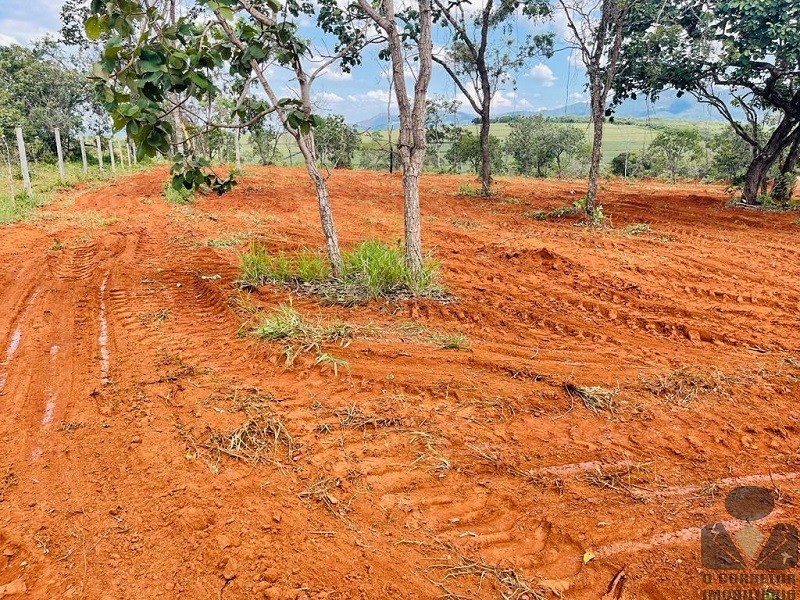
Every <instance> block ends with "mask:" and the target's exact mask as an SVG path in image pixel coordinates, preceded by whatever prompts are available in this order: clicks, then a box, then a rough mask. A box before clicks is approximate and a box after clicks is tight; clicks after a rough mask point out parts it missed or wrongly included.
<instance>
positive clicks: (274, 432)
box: [202, 411, 295, 464]
mask: <svg viewBox="0 0 800 600" xmlns="http://www.w3.org/2000/svg"><path fill="white" fill-rule="evenodd" d="M202 446H203V447H204V448H205V449H207V450H208V451H209V452H210V453H211V456H212V457H213V458H215V459H218V457H219V456H220V455H226V456H230V457H232V458H238V459H240V460H246V461H249V462H252V463H259V462H273V463H275V464H280V463H281V462H282V460H287V461H288V460H291V458H292V455H293V454H294V450H295V443H294V439H293V438H292V436H291V434H290V433H289V432H288V431H287V430H286V427H285V426H284V424H283V423H282V422H281V421H280V419H278V418H276V417H275V416H273V415H270V414H266V413H265V412H263V411H262V412H258V413H256V414H253V415H251V416H249V417H248V418H247V420H246V421H245V422H244V423H242V424H241V425H240V426H239V427H237V428H236V429H233V430H230V431H225V432H220V431H216V430H212V431H211V435H210V436H209V438H208V441H207V442H205V443H204V444H202Z"/></svg>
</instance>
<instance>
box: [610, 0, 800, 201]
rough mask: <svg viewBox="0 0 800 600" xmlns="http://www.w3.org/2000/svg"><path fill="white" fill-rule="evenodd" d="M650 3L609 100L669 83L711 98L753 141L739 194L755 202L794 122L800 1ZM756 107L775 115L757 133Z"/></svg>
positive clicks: (798, 107) (799, 114) (653, 91)
mask: <svg viewBox="0 0 800 600" xmlns="http://www.w3.org/2000/svg"><path fill="white" fill-rule="evenodd" d="M645 8H647V5H646V6H645ZM637 10H639V8H638V7H637ZM649 11H650V12H649V15H648V14H644V13H643V16H645V17H647V16H650V19H647V18H643V19H640V20H639V22H640V23H641V26H640V27H639V28H638V29H637V30H636V32H635V33H634V34H632V35H631V36H629V44H628V46H627V47H626V52H625V56H624V60H623V61H622V66H621V68H620V72H619V76H618V77H617V81H616V96H615V100H616V101H622V100H623V99H624V98H626V97H633V96H635V94H636V93H637V92H642V93H646V94H648V95H650V96H651V97H653V98H655V97H657V96H658V93H659V92H660V91H661V90H663V89H665V88H668V87H671V88H674V89H677V90H678V92H679V94H680V93H683V92H688V93H690V94H692V95H694V96H695V97H696V98H697V99H699V100H700V101H702V102H705V103H707V104H709V105H711V106H713V107H714V108H715V109H717V110H718V111H719V113H720V114H721V115H722V116H723V117H724V118H725V119H726V120H727V121H728V122H729V124H730V125H731V127H733V129H734V131H735V132H736V133H737V135H739V136H740V137H741V138H742V139H744V140H745V141H746V142H747V143H748V144H749V145H750V146H751V147H752V148H753V149H754V152H753V157H752V160H751V161H750V164H749V166H748V168H747V172H746V173H745V177H744V184H743V189H742V201H743V202H744V203H745V204H757V203H759V201H760V196H761V194H762V193H763V191H764V190H765V189H766V187H767V178H768V175H769V172H770V169H771V167H772V165H773V164H775V162H776V161H777V160H778V158H779V157H780V156H781V153H782V152H784V151H785V149H787V148H788V147H790V146H791V144H792V142H793V141H794V139H795V135H796V134H797V132H798V130H799V129H800V29H799V28H798V26H797V24H798V22H800V5H798V3H797V2H795V1H794V0H754V1H751V0H712V1H706V0H678V1H676V2H668V3H663V4H662V5H661V6H660V7H659V8H658V9H653V8H652V7H650V8H649ZM640 12H641V11H640ZM736 109H741V110H742V111H744V112H745V117H746V119H745V120H744V121H742V120H741V119H739V118H738V117H737V115H736V112H737V110H736ZM759 112H762V113H763V112H767V113H769V112H771V113H773V114H774V115H775V116H776V117H777V122H776V124H775V127H774V128H773V129H772V131H771V132H770V135H769V136H767V137H766V139H764V140H763V141H762V140H761V139H760V135H761V134H760V132H759V131H758V129H757V128H756V130H754V128H753V124H754V119H753V116H754V115H757V114H758V113H759Z"/></svg>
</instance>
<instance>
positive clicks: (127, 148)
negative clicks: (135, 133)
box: [125, 140, 133, 169]
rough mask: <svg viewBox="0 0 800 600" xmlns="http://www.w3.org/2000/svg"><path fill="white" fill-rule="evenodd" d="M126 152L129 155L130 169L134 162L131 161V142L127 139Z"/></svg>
mask: <svg viewBox="0 0 800 600" xmlns="http://www.w3.org/2000/svg"><path fill="white" fill-rule="evenodd" d="M125 153H126V154H127V155H128V168H129V169H130V168H131V167H132V166H133V163H131V143H130V141H129V140H125Z"/></svg>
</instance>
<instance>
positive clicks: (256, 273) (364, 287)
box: [240, 240, 440, 299]
mask: <svg viewBox="0 0 800 600" xmlns="http://www.w3.org/2000/svg"><path fill="white" fill-rule="evenodd" d="M240 267H241V281H242V282H243V283H244V284H246V285H249V286H252V287H258V286H261V285H264V284H267V283H278V284H316V285H317V290H316V291H318V292H319V293H321V294H322V295H324V296H335V297H339V296H341V295H342V294H344V296H347V297H348V298H351V297H352V298H354V299H359V298H362V299H363V298H380V297H383V296H389V295H392V294H397V293H403V292H410V293H411V294H413V295H424V294H429V293H434V292H436V291H440V290H439V287H438V285H437V276H438V263H436V262H434V261H433V260H430V259H427V260H425V262H424V265H423V269H422V273H420V274H419V275H417V276H416V277H414V276H412V274H411V273H410V272H409V270H408V267H407V266H406V262H405V256H404V253H403V248H402V246H401V245H400V244H399V243H398V244H395V245H389V244H386V243H384V242H381V241H378V240H367V241H365V242H362V243H361V244H359V245H358V246H355V247H354V248H352V249H350V250H348V251H347V252H345V253H344V254H343V255H342V273H341V277H340V278H338V279H334V278H333V277H332V275H331V268H330V264H329V263H328V260H327V257H326V256H325V254H324V253H323V252H321V251H318V250H309V249H303V250H300V251H299V252H297V253H295V254H286V253H284V252H280V253H278V254H270V253H269V252H268V251H267V250H266V249H265V248H263V247H260V246H257V245H256V244H255V243H254V244H251V246H250V249H249V250H248V251H247V252H244V253H243V254H241V255H240Z"/></svg>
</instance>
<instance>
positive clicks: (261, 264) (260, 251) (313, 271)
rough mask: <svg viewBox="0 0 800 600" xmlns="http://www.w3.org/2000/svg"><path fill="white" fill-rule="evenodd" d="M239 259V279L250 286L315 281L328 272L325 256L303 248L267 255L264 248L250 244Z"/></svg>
mask: <svg viewBox="0 0 800 600" xmlns="http://www.w3.org/2000/svg"><path fill="white" fill-rule="evenodd" d="M239 260H240V266H241V280H242V281H243V282H244V283H246V284H247V285H250V286H253V287H258V286H261V285H264V284H266V283H282V284H283V283H305V282H315V281H317V282H318V281H324V280H326V279H328V278H329V277H330V274H331V268H330V265H329V264H328V261H327V259H326V258H325V256H324V255H323V254H322V253H321V252H318V251H315V250H308V249H303V250H301V251H300V252H298V253H297V254H295V255H294V256H292V255H289V254H285V253H284V252H279V253H278V254H270V253H269V252H268V251H267V250H266V248H264V247H262V246H258V245H256V244H255V243H253V244H251V245H250V249H249V250H248V251H247V252H244V253H242V254H241V255H240V257H239Z"/></svg>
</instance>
